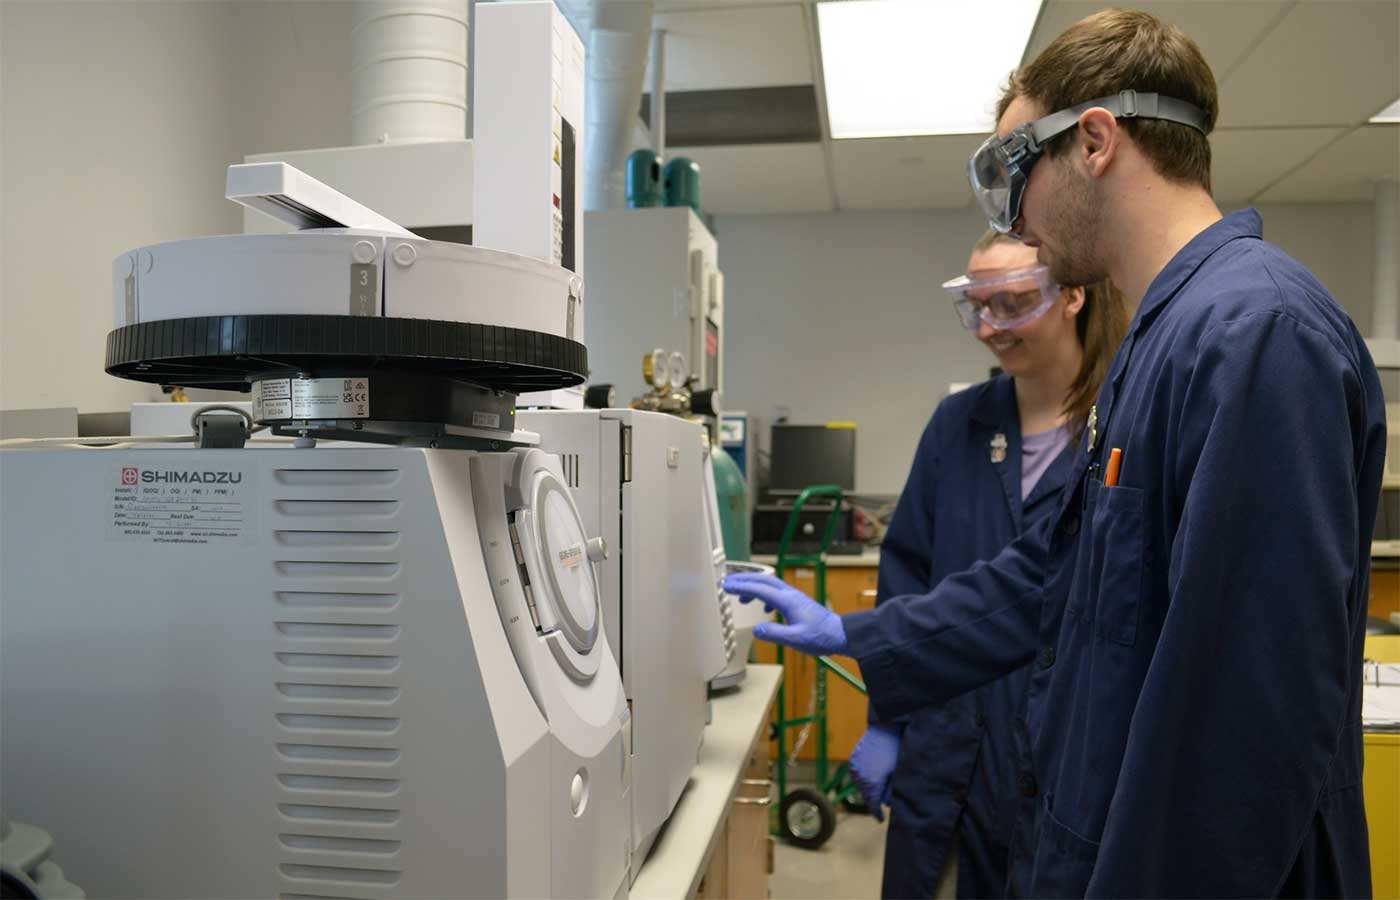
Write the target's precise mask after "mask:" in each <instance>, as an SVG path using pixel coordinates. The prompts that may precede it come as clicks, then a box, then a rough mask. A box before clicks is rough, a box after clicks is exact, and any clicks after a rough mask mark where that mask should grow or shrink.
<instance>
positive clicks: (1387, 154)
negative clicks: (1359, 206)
mask: <svg viewBox="0 0 1400 900" xmlns="http://www.w3.org/2000/svg"><path fill="white" fill-rule="evenodd" d="M1381 179H1395V180H1400V125H1368V126H1366V127H1364V128H1358V129H1356V130H1355V131H1352V132H1351V133H1349V134H1348V135H1347V136H1346V137H1344V138H1342V139H1341V140H1339V141H1337V142H1336V143H1334V144H1332V145H1330V146H1329V147H1327V149H1325V150H1323V151H1322V152H1321V153H1319V154H1318V155H1317V156H1315V157H1313V158H1312V159H1310V160H1308V162H1307V163H1306V164H1305V165H1303V166H1302V167H1300V168H1299V169H1297V170H1296V171H1293V172H1290V173H1288V175H1287V176H1286V177H1284V178H1283V180H1281V181H1280V182H1278V184H1275V185H1274V186H1273V187H1271V188H1269V189H1268V190H1266V191H1265V192H1264V193H1263V194H1261V195H1260V196H1259V197H1258V199H1259V200H1260V201H1262V202H1265V203H1348V202H1364V201H1369V200H1370V199H1371V198H1372V197H1373V196H1374V190H1373V188H1372V184H1373V183H1374V182H1376V181H1379V180H1381Z"/></svg>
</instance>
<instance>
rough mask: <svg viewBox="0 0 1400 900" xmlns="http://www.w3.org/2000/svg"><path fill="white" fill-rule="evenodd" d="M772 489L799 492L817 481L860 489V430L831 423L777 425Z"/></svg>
mask: <svg viewBox="0 0 1400 900" xmlns="http://www.w3.org/2000/svg"><path fill="white" fill-rule="evenodd" d="M769 455H770V459H769V467H768V489H769V490H770V491H772V492H773V493H779V494H785V493H791V494H796V493H798V492H800V491H801V490H802V489H803V488H808V487H811V486H812V485H814V484H834V485H837V486H838V487H841V488H844V489H845V490H848V491H853V490H855V489H856V430H855V429H854V428H851V427H832V426H829V425H774V426H773V430H772V434H771V435H770V440H769Z"/></svg>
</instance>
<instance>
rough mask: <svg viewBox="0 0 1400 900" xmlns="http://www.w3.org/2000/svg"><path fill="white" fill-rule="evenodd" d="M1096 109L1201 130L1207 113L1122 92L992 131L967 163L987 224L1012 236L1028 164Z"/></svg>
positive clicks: (1153, 96)
mask: <svg viewBox="0 0 1400 900" xmlns="http://www.w3.org/2000/svg"><path fill="white" fill-rule="evenodd" d="M1095 107H1102V108H1104V109H1106V110H1108V111H1109V112H1110V113H1111V114H1112V115H1113V116H1114V117H1115V118H1119V119H1162V120H1163V121H1167V122H1176V123H1177V124H1180V125H1186V126H1188V127H1190V128H1194V129H1196V130H1197V131H1199V132H1200V133H1201V134H1205V133H1206V114H1205V112H1204V111H1203V110H1201V109H1200V108H1199V107H1197V106H1194V105H1192V104H1190V103H1187V102H1185V101H1183V100H1175V99H1173V98H1171V97H1163V96H1162V95H1160V94H1151V93H1148V94H1140V93H1138V92H1137V91H1121V92H1120V93H1118V94H1115V95H1113V96H1110V97H1099V98H1098V99H1097V100H1089V101H1087V102H1085V103H1080V104H1078V105H1077V106H1071V107H1070V108H1069V109H1062V110H1060V111H1058V112H1053V113H1051V114H1050V115H1048V116H1046V117H1044V118H1043V119H1036V120H1035V121H1034V122H1028V123H1026V124H1025V125H1021V126H1019V127H1017V128H1015V129H1013V130H1012V131H1011V133H1010V134H1007V135H1005V136H1004V137H1003V136H1001V135H996V134H994V135H992V136H991V137H989V138H987V140H986V141H984V142H983V143H982V146H980V147H978V148H977V152H976V153H973V154H972V158H971V159H970V160H968V163H967V176H968V178H969V179H970V180H971V181H972V193H973V196H975V197H976V198H977V203H978V204H979V205H980V206H981V207H982V211H983V212H985V213H986V214H987V221H988V222H989V223H990V224H991V226H992V228H994V229H995V230H997V231H1000V232H1001V233H1002V234H1011V229H1012V228H1013V227H1014V226H1015V224H1016V220H1017V219H1018V218H1020V216H1021V198H1022V196H1023V195H1024V194H1025V192H1026V182H1027V181H1028V180H1029V179H1030V174H1031V167H1032V166H1034V165H1035V163H1036V161H1037V160H1038V159H1040V157H1041V156H1042V155H1044V153H1045V144H1046V143H1047V142H1048V141H1050V140H1051V139H1052V138H1056V137H1058V136H1060V135H1061V134H1064V133H1065V132H1066V131H1069V130H1070V129H1071V128H1074V127H1076V126H1077V125H1078V124H1079V117H1080V116H1081V115H1083V114H1084V111H1085V110H1088V109H1093V108H1095Z"/></svg>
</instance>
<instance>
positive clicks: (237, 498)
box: [106, 459, 257, 546]
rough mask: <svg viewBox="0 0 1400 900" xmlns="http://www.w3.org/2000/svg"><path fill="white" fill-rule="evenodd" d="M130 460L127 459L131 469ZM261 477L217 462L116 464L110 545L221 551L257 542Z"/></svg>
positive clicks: (111, 481) (112, 481) (112, 480)
mask: <svg viewBox="0 0 1400 900" xmlns="http://www.w3.org/2000/svg"><path fill="white" fill-rule="evenodd" d="M130 461H131V460H130V459H128V460H127V463H129V462H130ZM256 478H257V472H256V471H255V470H254V469H251V468H247V467H244V466H236V465H229V464H228V463H225V462H222V461H221V462H216V463H212V464H210V465H208V466H200V465H193V464H188V463H176V464H172V463H166V462H155V463H145V464H142V463H138V464H136V465H128V464H126V463H115V464H113V466H112V468H111V475H110V479H109V484H110V486H111V487H110V491H111V492H110V494H108V495H107V498H106V499H107V500H108V501H109V509H108V511H107V512H108V515H107V540H109V541H127V542H134V543H141V544H195V545H205V546H210V545H213V546H220V545H226V544H238V543H248V542H249V541H251V540H252V539H253V535H254V530H253V525H254V522H253V519H254V517H255V516H256V514H257V508H256V506H255V504H254V503H253V494H254V487H255V482H256Z"/></svg>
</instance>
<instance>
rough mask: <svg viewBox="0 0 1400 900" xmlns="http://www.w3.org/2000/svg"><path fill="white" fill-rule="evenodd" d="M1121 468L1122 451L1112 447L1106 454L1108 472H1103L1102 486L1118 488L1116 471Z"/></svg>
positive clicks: (1119, 448)
mask: <svg viewBox="0 0 1400 900" xmlns="http://www.w3.org/2000/svg"><path fill="white" fill-rule="evenodd" d="M1122 466H1123V449H1122V448H1121V447H1114V448H1113V449H1112V450H1110V451H1109V454H1108V470H1107V471H1105V472H1104V476H1103V486H1104V487H1117V486H1118V470H1119V469H1120V468H1122Z"/></svg>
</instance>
